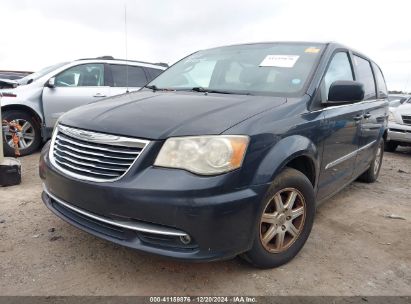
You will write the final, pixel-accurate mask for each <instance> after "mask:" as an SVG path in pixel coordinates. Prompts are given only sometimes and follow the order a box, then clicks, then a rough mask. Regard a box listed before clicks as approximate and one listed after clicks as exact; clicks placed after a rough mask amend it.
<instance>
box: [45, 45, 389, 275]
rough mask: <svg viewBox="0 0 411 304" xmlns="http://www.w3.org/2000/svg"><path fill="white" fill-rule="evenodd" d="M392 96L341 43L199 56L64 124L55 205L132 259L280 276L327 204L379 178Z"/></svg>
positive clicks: (49, 180) (50, 151)
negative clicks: (244, 264) (242, 266)
mask: <svg viewBox="0 0 411 304" xmlns="http://www.w3.org/2000/svg"><path fill="white" fill-rule="evenodd" d="M387 97H388V96H387V88H386V85H385V81H384V77H383V75H382V73H381V70H380V68H379V67H378V66H377V64H375V63H374V62H373V61H371V60H370V59H369V58H368V57H366V56H364V55H362V54H361V53H358V52H356V51H352V50H350V49H348V48H346V47H344V46H342V45H340V44H336V43H327V44H323V43H309V42H304V43H303V42H301V43H297V42H296V43H286V42H284V43H251V44H244V45H233V46H227V47H220V48H213V49H209V50H203V51H199V52H196V53H194V54H192V55H190V56H188V57H186V58H184V59H183V60H181V61H179V62H178V63H176V64H175V65H173V66H172V67H170V68H169V69H168V70H166V71H165V72H164V73H163V74H161V75H160V76H159V77H157V78H156V79H155V80H153V81H152V82H151V83H150V84H149V85H147V86H146V88H143V89H142V90H140V91H138V92H135V93H131V94H128V95H121V96H118V97H115V98H108V99H106V100H104V101H102V102H99V103H98V104H96V105H86V106H83V107H79V108H77V109H74V110H72V111H70V112H68V113H66V114H64V115H63V116H62V117H61V118H60V120H59V122H58V125H57V126H56V128H55V131H54V134H53V137H52V140H51V142H50V143H48V144H46V145H45V146H44V148H43V151H42V155H41V157H40V166H39V171H40V177H41V178H42V180H43V183H44V192H43V195H42V197H43V201H44V202H45V204H46V205H47V207H48V208H50V209H51V210H52V211H53V212H54V213H55V214H56V215H57V216H59V217H61V218H62V219H64V220H66V221H67V222H69V223H71V224H72V225H74V226H76V227H78V228H80V229H83V230H85V231H87V232H89V233H92V234H94V235H96V236H99V237H101V238H103V239H106V240H110V241H112V242H115V243H118V244H121V245H124V246H128V247H131V248H135V249H139V250H143V251H146V252H150V253H155V254H159V255H163V256H169V257H173V258H179V259H184V260H196V261H215V260H220V259H228V258H232V257H234V256H237V255H242V256H243V257H244V258H245V259H246V260H247V261H249V262H251V263H252V264H254V265H256V266H258V267H262V268H268V267H275V266H279V265H282V264H284V263H286V262H288V261H290V260H291V259H292V258H293V257H294V256H295V255H296V254H297V253H298V252H299V251H300V249H301V248H302V247H303V245H304V243H305V242H306V240H307V238H308V236H309V234H310V231H311V227H312V225H313V221H314V216H315V210H316V207H317V205H318V204H319V202H321V201H324V200H325V199H327V198H329V197H330V196H332V195H334V194H335V193H337V192H338V191H340V190H341V189H342V188H343V187H345V186H346V185H348V184H349V183H350V182H352V181H353V180H355V179H357V178H360V179H361V180H363V181H365V182H368V183H372V182H374V181H375V180H376V179H377V178H378V174H379V171H380V168H381V163H382V159H383V151H384V138H385V137H386V135H387V134H386V130H387V116H388V101H387ZM341 237H343V236H341Z"/></svg>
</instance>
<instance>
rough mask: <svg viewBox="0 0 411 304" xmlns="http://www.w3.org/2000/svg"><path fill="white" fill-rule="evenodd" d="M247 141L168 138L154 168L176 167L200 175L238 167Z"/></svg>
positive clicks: (240, 137)
mask: <svg viewBox="0 0 411 304" xmlns="http://www.w3.org/2000/svg"><path fill="white" fill-rule="evenodd" d="M248 142H249V138H248V136H243V135H217V136H190V137H172V138H169V139H167V140H166V142H165V143H164V145H163V147H162V148H161V150H160V153H159V154H158V156H157V159H156V161H155V162H154V165H155V166H159V167H168V168H179V169H184V170H187V171H191V172H193V173H197V174H201V175H213V174H220V173H224V172H228V171H231V170H234V169H237V168H239V167H241V164H242V163H243V159H244V155H245V152H246V150H247V146H248Z"/></svg>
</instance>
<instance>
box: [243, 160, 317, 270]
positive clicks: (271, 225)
mask: <svg viewBox="0 0 411 304" xmlns="http://www.w3.org/2000/svg"><path fill="white" fill-rule="evenodd" d="M314 216H315V194H314V189H313V186H312V184H311V182H310V181H309V180H308V178H307V177H306V176H305V175H304V174H303V173H301V172H300V171H298V170H295V169H292V168H286V169H285V170H283V171H282V172H281V173H280V174H279V175H278V177H277V178H276V179H275V180H274V181H273V183H272V185H271V186H270V189H269V190H268V193H267V194H266V196H265V199H264V200H263V202H262V206H261V208H260V213H259V217H258V219H257V222H256V225H257V229H256V234H255V236H254V242H253V246H252V248H251V250H250V251H248V252H246V253H245V254H243V258H245V259H246V260H247V261H248V262H250V263H251V264H253V265H254V266H256V267H259V268H273V267H278V266H281V265H283V264H285V263H287V262H289V261H290V260H292V259H293V258H294V257H295V256H296V255H297V253H298V252H299V251H300V250H301V248H302V247H303V246H304V244H305V242H306V241H307V239H308V236H309V235H310V232H311V228H312V225H313V222H314Z"/></svg>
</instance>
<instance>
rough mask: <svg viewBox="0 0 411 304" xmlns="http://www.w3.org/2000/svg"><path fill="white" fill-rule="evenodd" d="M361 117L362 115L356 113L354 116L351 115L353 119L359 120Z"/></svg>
mask: <svg viewBox="0 0 411 304" xmlns="http://www.w3.org/2000/svg"><path fill="white" fill-rule="evenodd" d="M362 118H363V116H362V115H357V116H354V117H353V119H354V120H355V121H360V120H361V119H362Z"/></svg>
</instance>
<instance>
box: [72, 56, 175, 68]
mask: <svg viewBox="0 0 411 304" xmlns="http://www.w3.org/2000/svg"><path fill="white" fill-rule="evenodd" d="M93 59H102V60H121V61H130V62H136V63H145V64H153V65H159V66H162V67H166V68H168V67H169V65H168V64H167V63H165V62H157V63H153V62H147V61H140V60H130V59H128V60H126V59H119V58H114V57H113V56H108V55H106V56H100V57H95V58H81V59H77V60H93Z"/></svg>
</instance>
